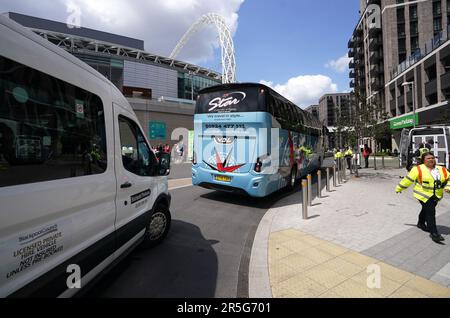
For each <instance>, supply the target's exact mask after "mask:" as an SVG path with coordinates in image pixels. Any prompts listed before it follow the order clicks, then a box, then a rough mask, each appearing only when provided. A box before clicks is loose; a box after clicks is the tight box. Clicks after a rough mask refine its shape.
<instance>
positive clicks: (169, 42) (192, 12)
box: [0, 0, 244, 64]
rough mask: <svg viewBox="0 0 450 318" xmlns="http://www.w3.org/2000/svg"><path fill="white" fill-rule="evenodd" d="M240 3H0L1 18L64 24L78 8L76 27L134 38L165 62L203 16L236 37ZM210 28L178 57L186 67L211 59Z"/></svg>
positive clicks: (202, 0) (212, 32)
mask: <svg viewBox="0 0 450 318" xmlns="http://www.w3.org/2000/svg"><path fill="white" fill-rule="evenodd" d="M243 2H244V0H227V1H222V0H183V1H179V0H133V1H126V0H95V1H92V0H41V1H29V0H2V1H1V2H0V12H7V11H12V12H18V13H23V14H28V15H33V16H37V17H40V18H45V19H51V20H56V21H59V22H66V20H67V19H68V18H69V15H70V12H69V11H68V8H69V7H73V6H74V5H76V6H79V7H80V8H81V21H80V22H81V26H82V27H87V28H93V29H98V30H101V31H105V32H110V33H115V34H120V35H124V36H128V37H133V38H138V39H141V40H144V41H145V46H146V50H147V51H149V52H151V53H154V54H160V55H162V56H169V55H170V53H171V52H172V50H173V49H174V48H175V46H176V44H177V43H178V41H179V40H180V39H181V37H182V36H183V35H184V33H185V32H186V31H187V30H188V29H189V27H190V26H191V25H192V24H193V23H195V22H196V21H197V20H198V19H199V18H200V17H201V16H202V15H204V14H206V13H210V12H214V13H218V14H220V15H221V16H223V17H224V19H225V21H226V22H227V24H228V26H229V28H230V30H231V32H232V34H234V33H235V32H236V29H237V25H238V23H237V21H238V14H237V13H238V11H239V8H240V6H241V4H242V3H243ZM217 39H218V36H217V33H216V31H215V29H214V27H213V26H212V25H209V26H207V27H206V28H204V30H200V31H199V32H198V33H197V34H196V35H195V36H194V37H192V39H191V41H190V42H189V43H188V44H187V45H186V47H185V48H184V49H183V50H182V51H181V52H180V56H179V57H178V58H179V59H181V60H184V61H187V62H191V63H196V64H198V63H202V62H206V61H208V60H211V59H213V58H214V49H215V48H217V47H218V46H219V44H218V40H217Z"/></svg>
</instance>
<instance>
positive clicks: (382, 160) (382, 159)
mask: <svg viewBox="0 0 450 318" xmlns="http://www.w3.org/2000/svg"><path fill="white" fill-rule="evenodd" d="M381 167H383V169H384V156H382V157H381Z"/></svg>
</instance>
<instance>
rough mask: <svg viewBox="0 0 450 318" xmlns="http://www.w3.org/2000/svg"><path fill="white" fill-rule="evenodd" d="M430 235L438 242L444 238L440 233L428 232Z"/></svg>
mask: <svg viewBox="0 0 450 318" xmlns="http://www.w3.org/2000/svg"><path fill="white" fill-rule="evenodd" d="M430 237H431V239H432V240H433V241H434V242H436V243H440V242H443V241H445V239H444V238H443V237H442V235H440V234H430Z"/></svg>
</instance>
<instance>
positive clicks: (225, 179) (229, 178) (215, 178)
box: [214, 176, 231, 182]
mask: <svg viewBox="0 0 450 318" xmlns="http://www.w3.org/2000/svg"><path fill="white" fill-rule="evenodd" d="M214 180H216V181H221V182H231V177H227V176H214Z"/></svg>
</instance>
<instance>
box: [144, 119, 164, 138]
mask: <svg viewBox="0 0 450 318" xmlns="http://www.w3.org/2000/svg"><path fill="white" fill-rule="evenodd" d="M148 126H149V129H148V131H149V133H150V139H152V140H165V139H166V130H167V127H166V123H162V122H156V121H151V122H149V124H148Z"/></svg>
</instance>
